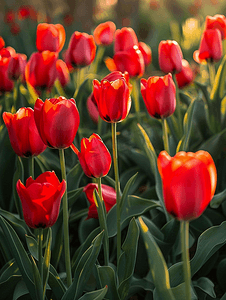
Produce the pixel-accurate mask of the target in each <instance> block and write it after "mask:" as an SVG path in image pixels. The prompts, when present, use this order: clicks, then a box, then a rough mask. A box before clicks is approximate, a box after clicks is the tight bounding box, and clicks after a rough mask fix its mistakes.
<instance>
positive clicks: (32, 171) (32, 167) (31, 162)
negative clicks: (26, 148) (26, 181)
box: [29, 156, 35, 179]
mask: <svg viewBox="0 0 226 300" xmlns="http://www.w3.org/2000/svg"><path fill="white" fill-rule="evenodd" d="M29 173H30V176H31V177H32V179H35V177H34V176H35V175H34V174H35V162H34V157H33V156H31V157H30V160H29Z"/></svg>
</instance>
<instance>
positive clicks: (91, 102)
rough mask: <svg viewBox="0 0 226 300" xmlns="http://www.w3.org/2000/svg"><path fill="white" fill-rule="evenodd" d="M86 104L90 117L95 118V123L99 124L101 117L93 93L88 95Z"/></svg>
mask: <svg viewBox="0 0 226 300" xmlns="http://www.w3.org/2000/svg"><path fill="white" fill-rule="evenodd" d="M86 106H87V110H88V113H89V116H90V118H91V119H92V120H93V122H94V123H96V124H97V123H98V119H99V112H98V107H97V104H96V100H95V98H94V95H93V93H92V94H91V95H90V96H89V97H88V99H87V102H86Z"/></svg>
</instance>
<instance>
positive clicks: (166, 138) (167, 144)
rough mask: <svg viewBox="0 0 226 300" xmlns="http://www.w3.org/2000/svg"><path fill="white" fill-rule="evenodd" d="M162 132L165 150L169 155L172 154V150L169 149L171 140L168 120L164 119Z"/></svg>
mask: <svg viewBox="0 0 226 300" xmlns="http://www.w3.org/2000/svg"><path fill="white" fill-rule="evenodd" d="M162 131H163V143H164V149H165V150H166V152H167V153H168V154H170V149H169V139H168V134H167V123H166V119H165V118H164V119H162Z"/></svg>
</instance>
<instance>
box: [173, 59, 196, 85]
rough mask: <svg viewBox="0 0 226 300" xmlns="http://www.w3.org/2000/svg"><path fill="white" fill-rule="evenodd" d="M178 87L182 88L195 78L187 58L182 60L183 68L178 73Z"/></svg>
mask: <svg viewBox="0 0 226 300" xmlns="http://www.w3.org/2000/svg"><path fill="white" fill-rule="evenodd" d="M176 80H177V84H178V87H179V88H180V89H181V88H183V87H185V86H187V85H189V84H190V83H191V82H193V80H194V74H193V71H192V69H191V67H190V64H189V62H188V61H187V60H185V59H183V60H182V70H181V72H180V73H177V74H176Z"/></svg>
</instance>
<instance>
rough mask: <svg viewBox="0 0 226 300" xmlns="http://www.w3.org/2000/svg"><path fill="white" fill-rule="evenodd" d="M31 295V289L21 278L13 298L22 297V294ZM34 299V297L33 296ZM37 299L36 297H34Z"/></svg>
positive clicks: (14, 299) (15, 299)
mask: <svg viewBox="0 0 226 300" xmlns="http://www.w3.org/2000/svg"><path fill="white" fill-rule="evenodd" d="M25 295H29V291H28V289H27V286H26V284H25V282H24V281H23V280H20V281H19V282H18V283H17V285H16V288H15V290H14V293H13V300H17V299H21V298H20V297H21V296H25ZM25 299H26V298H25ZM32 299H33V298H32ZM34 299H36V298H34Z"/></svg>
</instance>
